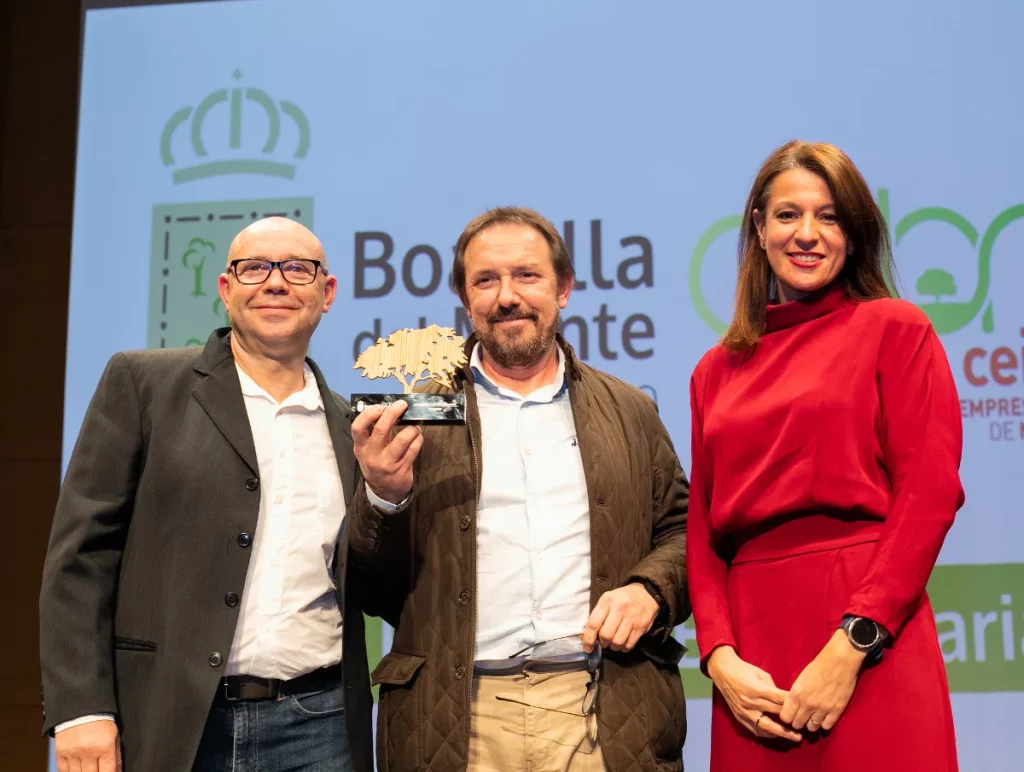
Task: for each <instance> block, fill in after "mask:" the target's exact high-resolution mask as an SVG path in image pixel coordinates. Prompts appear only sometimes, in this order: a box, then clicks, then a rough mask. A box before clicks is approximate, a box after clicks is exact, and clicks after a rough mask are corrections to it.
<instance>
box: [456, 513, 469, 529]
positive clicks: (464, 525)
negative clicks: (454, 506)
mask: <svg viewBox="0 0 1024 772" xmlns="http://www.w3.org/2000/svg"><path fill="white" fill-rule="evenodd" d="M471 522H472V520H470V518H469V515H466V516H464V517H463V518H462V519H461V520H460V521H459V528H461V529H462V530H463V531H465V530H466V529H467V528H469V524H470V523H471Z"/></svg>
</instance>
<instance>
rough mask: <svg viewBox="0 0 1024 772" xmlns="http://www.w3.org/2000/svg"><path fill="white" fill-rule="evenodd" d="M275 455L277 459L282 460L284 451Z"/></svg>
mask: <svg viewBox="0 0 1024 772" xmlns="http://www.w3.org/2000/svg"><path fill="white" fill-rule="evenodd" d="M277 455H278V458H284V451H283V450H282V451H281V452H280V453H278V454H277Z"/></svg>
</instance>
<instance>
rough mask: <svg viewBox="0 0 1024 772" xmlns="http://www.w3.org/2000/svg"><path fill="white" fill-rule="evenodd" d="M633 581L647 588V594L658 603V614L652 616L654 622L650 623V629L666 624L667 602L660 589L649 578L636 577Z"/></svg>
mask: <svg viewBox="0 0 1024 772" xmlns="http://www.w3.org/2000/svg"><path fill="white" fill-rule="evenodd" d="M634 581H638V582H640V584H642V585H643V586H644V589H645V590H647V592H648V594H649V595H650V596H651V597H652V598H654V600H655V602H656V603H657V604H658V616H656V617H655V618H654V622H653V623H652V624H651V629H652V630H654V629H656V628H658V627H660V626H662V625H666V624H668V603H667V602H666V601H665V598H663V597H662V595H661V590H659V589H658V585H656V584H655V583H654V582H652V581H651V580H650V579H636V580H634Z"/></svg>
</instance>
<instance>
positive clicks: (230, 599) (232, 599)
mask: <svg viewBox="0 0 1024 772" xmlns="http://www.w3.org/2000/svg"><path fill="white" fill-rule="evenodd" d="M224 602H225V603H226V604H227V605H228V606H229V607H231V608H234V607H235V606H237V605H238V596H237V595H235V593H233V592H229V593H228V594H227V595H225V596H224Z"/></svg>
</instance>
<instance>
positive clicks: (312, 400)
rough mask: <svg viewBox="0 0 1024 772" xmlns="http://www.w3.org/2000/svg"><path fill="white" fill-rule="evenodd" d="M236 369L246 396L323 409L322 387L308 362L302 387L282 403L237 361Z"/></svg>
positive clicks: (304, 365)
mask: <svg viewBox="0 0 1024 772" xmlns="http://www.w3.org/2000/svg"><path fill="white" fill-rule="evenodd" d="M235 370H237V371H238V383H239V384H240V385H241V387H242V395H243V396H246V397H263V398H264V399H267V400H269V401H270V402H271V403H273V404H274V405H277V406H278V407H293V406H297V407H301V408H304V409H306V410H308V411H310V412H313V411H315V410H323V407H324V400H323V397H322V396H321V395H320V387H319V386H318V385H317V382H316V376H314V375H313V370H312V368H310V366H309V365H308V364H305V363H304V364H303V365H302V378H303V381H304V383H303V385H302V389H300V390H299V391H297V392H295V393H294V394H291V395H289V396H288V397H286V398H285V400H284V401H283V402H281V403H278V401H277V400H276V399H274V398H273V397H272V396H270V394H269V393H268V392H267V391H266V389H264V388H263V387H262V386H260V385H259V384H258V383H256V381H254V380H253V379H252V378H251V377H249V374H248V373H247V372H245V370H243V369H242V368H241V367H239V365H238V362H235Z"/></svg>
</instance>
